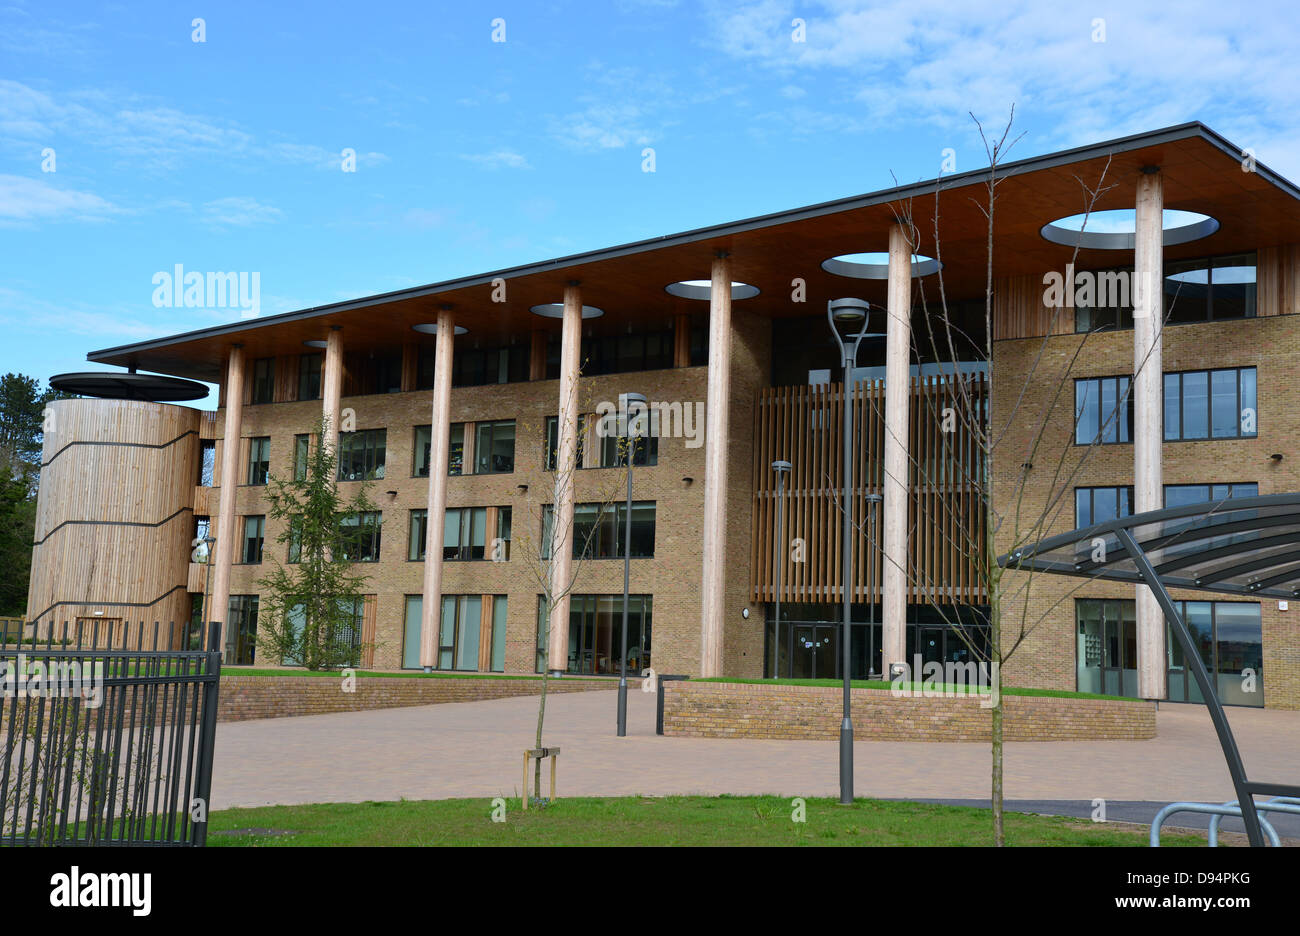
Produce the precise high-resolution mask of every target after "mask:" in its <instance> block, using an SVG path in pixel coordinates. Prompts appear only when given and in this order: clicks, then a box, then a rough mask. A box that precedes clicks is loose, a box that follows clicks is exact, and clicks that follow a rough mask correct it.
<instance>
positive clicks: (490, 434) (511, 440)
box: [474, 419, 515, 474]
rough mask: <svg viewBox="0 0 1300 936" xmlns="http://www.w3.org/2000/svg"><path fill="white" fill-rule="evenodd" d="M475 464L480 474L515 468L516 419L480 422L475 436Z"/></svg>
mask: <svg viewBox="0 0 1300 936" xmlns="http://www.w3.org/2000/svg"><path fill="white" fill-rule="evenodd" d="M474 464H475V468H474V470H475V472H476V473H478V474H499V473H504V472H511V471H514V470H515V421H514V420H513V419H509V420H502V421H499V422H488V423H478V424H477V428H476V434H475V437H474Z"/></svg>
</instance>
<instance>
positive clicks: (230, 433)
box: [208, 345, 244, 641]
mask: <svg viewBox="0 0 1300 936" xmlns="http://www.w3.org/2000/svg"><path fill="white" fill-rule="evenodd" d="M224 389H225V397H226V429H225V435H224V436H223V437H222V441H221V499H220V500H219V502H218V503H219V507H218V509H217V532H216V538H217V542H216V543H215V544H214V546H213V549H214V551H215V555H214V556H213V560H214V562H215V563H216V565H215V566H214V567H213V569H212V602H211V604H210V605H209V606H208V607H209V608H211V611H210V612H209V613H208V617H209V618H211V619H212V620H216V621H224V622H226V623H227V624H228V623H229V617H230V564H231V563H232V562H233V561H234V556H235V548H236V546H237V545H238V542H239V531H238V530H236V529H235V492H236V490H237V488H238V486H239V467H240V466H239V450H240V444H239V433H240V431H241V429H242V427H243V422H244V348H243V346H242V345H233V346H232V347H231V349H230V355H229V357H227V359H226V385H225V388H224ZM225 639H226V635H224V634H223V635H222V640H223V641H224V640H225Z"/></svg>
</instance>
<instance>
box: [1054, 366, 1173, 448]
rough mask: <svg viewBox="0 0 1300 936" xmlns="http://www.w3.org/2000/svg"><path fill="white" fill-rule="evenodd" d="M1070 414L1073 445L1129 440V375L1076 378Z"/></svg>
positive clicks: (1130, 402)
mask: <svg viewBox="0 0 1300 936" xmlns="http://www.w3.org/2000/svg"><path fill="white" fill-rule="evenodd" d="M1074 416H1075V426H1074V443H1075V445H1092V444H1094V443H1100V444H1102V445H1111V444H1114V443H1120V442H1132V441H1133V439H1132V436H1131V434H1130V432H1131V426H1132V425H1133V396H1132V394H1130V393H1129V378H1127V377H1089V378H1087V379H1084V380H1076V381H1075V382H1074ZM1166 438H1168V436H1166Z"/></svg>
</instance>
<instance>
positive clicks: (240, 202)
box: [201, 195, 284, 228]
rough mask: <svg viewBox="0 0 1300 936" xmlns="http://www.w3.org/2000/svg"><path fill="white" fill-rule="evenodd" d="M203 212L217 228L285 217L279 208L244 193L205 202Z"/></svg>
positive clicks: (207, 219) (204, 216)
mask: <svg viewBox="0 0 1300 936" xmlns="http://www.w3.org/2000/svg"><path fill="white" fill-rule="evenodd" d="M201 214H202V217H203V220H204V222H205V223H207V224H208V225H210V226H212V227H217V228H222V227H251V226H253V225H255V224H271V223H274V222H276V221H279V220H280V219H281V218H282V217H284V212H282V211H281V210H280V209H279V208H275V207H273V206H271V205H264V204H262V203H261V202H259V201H258V200H257V199H255V198H249V197H247V196H242V195H232V196H230V197H227V198H218V199H215V200H214V201H210V202H205V203H204V205H203V208H202V211H201Z"/></svg>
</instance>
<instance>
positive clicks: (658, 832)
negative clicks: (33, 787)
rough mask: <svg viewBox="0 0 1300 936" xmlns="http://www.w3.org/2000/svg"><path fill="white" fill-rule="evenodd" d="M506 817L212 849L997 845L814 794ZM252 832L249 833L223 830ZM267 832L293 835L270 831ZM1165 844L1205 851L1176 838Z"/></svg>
mask: <svg viewBox="0 0 1300 936" xmlns="http://www.w3.org/2000/svg"><path fill="white" fill-rule="evenodd" d="M505 810H506V812H505V815H506V821H505V822H493V821H492V820H491V812H492V803H491V801H490V800H487V799H453V800H416V801H409V800H401V801H399V802H382V803H381V802H369V803H316V804H311V805H306V806H264V807H259V808H256V809H223V810H220V811H217V812H214V813H213V814H212V816H211V818H210V824H209V827H208V828H209V835H208V844H209V845H215V846H231V845H244V846H248V845H256V846H263V845H990V844H992V831H991V828H992V820H991V819H990V816H989V811H988V810H986V809H976V808H973V807H968V806H937V805H932V804H927V803H902V802H894V801H885V800H868V799H860V800H858V801H857V802H855V803H854V804H853V805H852V806H847V807H846V806H840V805H839V804H838V802H837V801H836V800H834V799H830V798H827V799H808V800H807V801H806V821H805V822H793V821H791V814H792V810H793V807H792V806H791V800H790V799H788V798H785V797H775V796H716V797H714V796H667V797H654V798H651V797H639V796H627V797H617V798H601V797H574V798H572V799H560V800H557V801H556V802H555V803H554V804H553V805H551V806H547V807H545V808H530V809H529V810H528V811H527V812H523V811H522V810H520V808H519V800H518V799H517V798H512V799H508V800H506V807H505ZM1006 828H1007V843H1008V844H1010V845H1111V846H1115V845H1128V846H1145V845H1146V844H1147V833H1146V832H1145V831H1144V830H1143V829H1141V828H1140V827H1137V826H1131V825H1123V824H1104V823H1093V822H1089V821H1086V820H1082V819H1063V818H1058V817H1051V816H1028V815H1022V814H1019V813H1007V817H1006ZM230 830H248V831H243V832H242V834H236V835H231V834H218V833H221V832H223V831H227V832H228V831H230ZM267 830H275V831H278V832H285V831H288V832H292V834H289V835H284V834H270V833H269V832H268V831H267ZM1161 842H1162V844H1166V845H1175V846H1177V845H1200V846H1204V845H1205V839H1204V837H1202V836H1196V835H1187V834H1181V835H1180V834H1176V833H1165V834H1164V835H1163V836H1162V837H1161Z"/></svg>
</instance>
